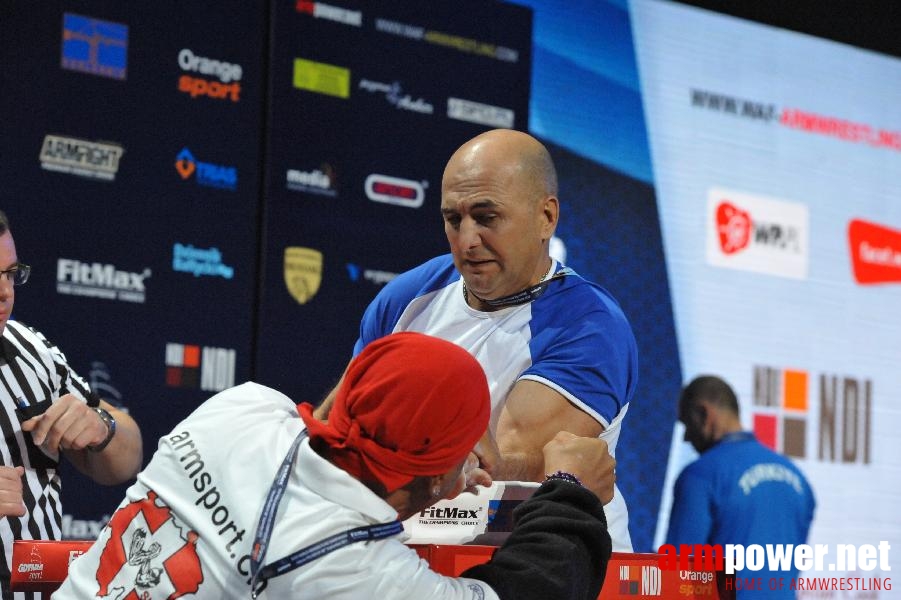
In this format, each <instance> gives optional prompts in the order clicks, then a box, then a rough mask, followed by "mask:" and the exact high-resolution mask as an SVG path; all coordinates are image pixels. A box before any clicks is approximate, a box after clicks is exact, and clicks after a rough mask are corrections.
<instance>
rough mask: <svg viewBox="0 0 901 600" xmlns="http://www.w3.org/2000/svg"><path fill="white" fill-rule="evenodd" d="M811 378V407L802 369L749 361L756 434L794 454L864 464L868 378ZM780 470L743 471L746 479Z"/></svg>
mask: <svg viewBox="0 0 901 600" xmlns="http://www.w3.org/2000/svg"><path fill="white" fill-rule="evenodd" d="M816 381H817V384H818V387H819V389H818V390H817V392H818V393H817V394H816V395H815V396H814V398H815V399H816V404H815V405H814V406H813V407H811V403H810V401H809V397H810V394H809V389H810V382H809V377H808V373H807V371H801V370H796V369H777V368H773V367H767V366H755V367H754V399H753V409H754V412H753V417H752V418H753V427H754V434H755V435H756V437H757V439H759V440H760V442H761V443H762V444H764V445H766V446H769V447H770V448H772V449H773V450H776V451H777V452H781V453H783V454H786V455H787V456H791V457H794V458H807V459H817V460H819V461H824V462H841V463H862V464H869V463H870V462H871V438H872V415H873V383H872V381H870V380H869V379H858V378H855V377H849V376H838V375H832V374H825V373H824V374H820V375H819V376H818V377H817V378H816ZM812 408H813V410H812ZM809 428H812V429H813V432H814V436H813V437H814V440H815V445H816V451H815V453H814V452H813V451H810V450H808V447H807V442H808V438H809V437H810V436H809V434H808V429H809ZM782 476H783V474H780V473H774V472H772V470H770V471H762V472H760V473H749V474H748V478H749V479H748V481H747V484H748V485H751V484H752V483H753V482H754V481H755V480H758V479H760V478H764V479H765V478H766V477H782ZM788 479H790V478H788Z"/></svg>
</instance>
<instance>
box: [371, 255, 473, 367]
mask: <svg viewBox="0 0 901 600" xmlns="http://www.w3.org/2000/svg"><path fill="white" fill-rule="evenodd" d="M455 278H459V275H458V274H457V272H456V270H455V269H454V264H453V260H452V259H451V257H450V255H449V254H446V255H443V256H439V257H437V258H433V259H432V260H429V261H428V262H425V263H423V264H421V265H419V266H418V267H415V268H413V269H411V270H409V271H406V272H404V273H401V274H400V275H398V276H397V277H395V278H394V279H392V280H391V281H389V282H388V284H387V285H385V287H384V288H382V290H381V291H380V292H379V293H378V295H376V297H375V299H374V300H373V301H372V302H370V303H369V306H367V307H366V311H365V312H364V313H363V318H362V319H361V321H360V337H359V338H357V342H356V344H354V352H353V355H354V356H356V355H357V354H359V353H360V352H362V351H363V348H365V347H366V345H367V344H369V343H370V342H372V341H375V340H377V339H379V338H381V337H384V336H386V335H388V334H390V333H393V332H394V328H395V326H396V325H397V323H398V321H400V318H401V316H402V315H403V313H404V311H405V310H406V308H407V307H408V306H409V305H410V303H411V302H412V301H413V300H415V299H416V298H418V297H420V296H423V295H425V294H427V293H429V292H431V291H434V290H437V289H440V288H441V287H443V286H444V285H447V284H448V283H450V282H451V281H453V280H454V279H455Z"/></svg>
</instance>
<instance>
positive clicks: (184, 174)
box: [175, 148, 238, 190]
mask: <svg viewBox="0 0 901 600" xmlns="http://www.w3.org/2000/svg"><path fill="white" fill-rule="evenodd" d="M175 170H176V171H178V174H179V175H180V176H181V178H182V179H184V180H188V179H190V178H191V176H192V175H195V174H196V181H197V183H198V184H200V185H204V186H207V187H215V188H222V189H226V190H235V189H237V187H238V170H237V169H236V168H235V167H225V166H222V165H215V164H213V163H208V162H202V161H199V160H197V159H196V158H194V155H193V154H192V153H191V151H190V150H189V149H188V148H182V151H181V152H179V153H178V156H176V157H175Z"/></svg>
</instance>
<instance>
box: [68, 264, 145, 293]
mask: <svg viewBox="0 0 901 600" xmlns="http://www.w3.org/2000/svg"><path fill="white" fill-rule="evenodd" d="M150 275H151V271H150V268H149V267H148V268H146V269H144V270H143V271H141V272H140V273H138V272H133V271H121V270H119V269H117V268H116V267H115V266H114V265H111V264H103V263H97V262H95V263H84V262H81V261H79V260H73V259H69V258H60V259H58V260H57V261H56V293H58V294H68V295H72V296H88V297H91V298H103V299H106V300H120V301H122V302H136V303H140V304H143V303H144V301H145V300H146V299H147V289H146V287H145V285H144V281H145V280H146V279H147V278H148V277H150Z"/></svg>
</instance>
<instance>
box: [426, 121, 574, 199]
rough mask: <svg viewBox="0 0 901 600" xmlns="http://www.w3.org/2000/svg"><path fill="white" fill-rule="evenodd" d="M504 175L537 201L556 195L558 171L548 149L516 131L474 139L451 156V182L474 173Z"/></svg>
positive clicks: (500, 131)
mask: <svg viewBox="0 0 901 600" xmlns="http://www.w3.org/2000/svg"><path fill="white" fill-rule="evenodd" d="M476 169H480V170H489V171H491V172H494V173H498V174H500V173H505V174H506V175H508V176H510V177H513V178H514V179H515V180H519V181H520V182H521V183H522V184H524V186H525V187H526V188H527V189H529V190H532V191H533V192H534V194H535V195H536V196H537V198H543V197H546V196H556V195H557V171H556V169H555V168H554V162H553V160H551V155H550V153H548V151H547V148H545V147H544V145H543V144H542V143H541V142H539V141H538V140H536V139H535V138H534V137H532V136H531V135H529V134H527V133H523V132H522V131H516V130H513V129H492V130H491V131H486V132H485V133H482V134H479V135H477V136H476V137H474V138H472V139H471V140H469V141H468V142H466V143H465V144H463V145H462V146H460V148H459V149H457V151H456V152H454V154H453V155H452V156H451V158H450V160H449V161H448V163H447V167H446V168H445V170H444V183H443V185H446V184H447V180H448V178H454V177H458V176H460V174H461V173H472V172H473V171H474V170H476Z"/></svg>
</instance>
